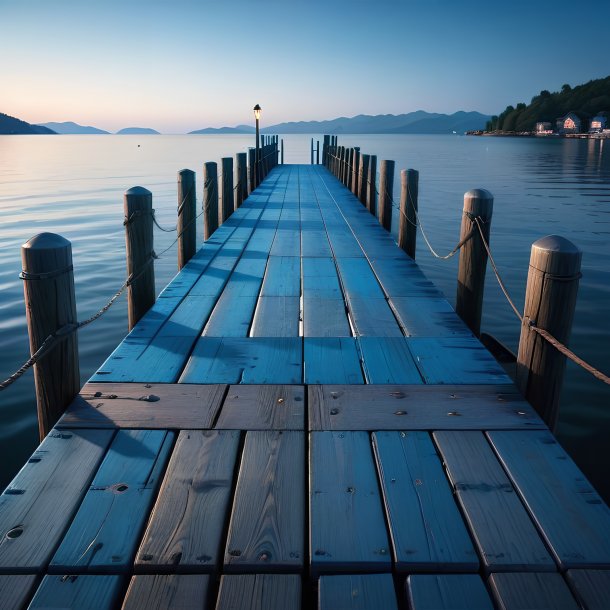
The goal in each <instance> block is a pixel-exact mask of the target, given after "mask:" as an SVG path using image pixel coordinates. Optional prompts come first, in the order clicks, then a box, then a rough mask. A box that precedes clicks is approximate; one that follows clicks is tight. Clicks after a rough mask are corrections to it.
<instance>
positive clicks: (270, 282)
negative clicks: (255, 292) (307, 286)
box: [261, 256, 301, 297]
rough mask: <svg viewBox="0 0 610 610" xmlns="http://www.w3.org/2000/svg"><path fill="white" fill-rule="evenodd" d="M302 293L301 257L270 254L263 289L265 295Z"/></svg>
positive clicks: (278, 295) (291, 295) (295, 295)
mask: <svg viewBox="0 0 610 610" xmlns="http://www.w3.org/2000/svg"><path fill="white" fill-rule="evenodd" d="M300 295H301V259H300V258H299V257H298V256H270V257H269V261H268V263H267V269H266V271H265V279H264V281H263V287H262V289H261V296H264V297H298V296H300Z"/></svg>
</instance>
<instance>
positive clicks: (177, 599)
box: [121, 574, 210, 610]
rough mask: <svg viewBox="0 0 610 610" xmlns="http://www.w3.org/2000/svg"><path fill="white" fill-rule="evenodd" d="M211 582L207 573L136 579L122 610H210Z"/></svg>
mask: <svg viewBox="0 0 610 610" xmlns="http://www.w3.org/2000/svg"><path fill="white" fill-rule="evenodd" d="M209 581H210V577H209V576H207V575H203V574H190V575H187V574H180V575H178V574H168V575H160V574H156V575H152V574H151V575H146V576H145V575H140V576H134V577H132V579H131V582H130V583H129V589H127V595H126V596H125V601H124V602H123V606H122V608H121V610H166V609H167V608H179V609H180V610H201V609H202V608H206V607H207V604H206V602H207V597H208V588H209V586H210V582H209Z"/></svg>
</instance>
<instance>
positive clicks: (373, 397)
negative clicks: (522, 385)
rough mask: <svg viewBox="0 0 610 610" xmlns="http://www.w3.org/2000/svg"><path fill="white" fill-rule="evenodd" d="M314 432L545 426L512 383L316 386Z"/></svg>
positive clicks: (311, 426)
mask: <svg viewBox="0 0 610 610" xmlns="http://www.w3.org/2000/svg"><path fill="white" fill-rule="evenodd" d="M308 405H309V429H310V430H494V429H495V430H498V429H500V430H501V429H532V428H546V426H545V424H544V422H543V421H542V420H541V419H540V417H539V416H538V415H537V414H536V413H535V411H534V410H533V409H532V407H530V406H529V405H528V404H527V403H526V402H525V401H524V400H523V398H522V397H521V395H520V394H519V392H518V391H517V389H516V388H515V386H514V385H506V386H502V385H491V386H484V385H478V386H476V385H475V386H468V385H463V386H450V385H446V386H426V385H364V386H357V387H352V386H349V385H324V386H316V385H312V386H310V387H309V388H308Z"/></svg>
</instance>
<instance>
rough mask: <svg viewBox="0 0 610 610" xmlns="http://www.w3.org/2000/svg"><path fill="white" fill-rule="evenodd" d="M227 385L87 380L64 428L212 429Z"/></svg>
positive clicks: (73, 403)
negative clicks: (89, 381) (108, 382)
mask: <svg viewBox="0 0 610 610" xmlns="http://www.w3.org/2000/svg"><path fill="white" fill-rule="evenodd" d="M225 391H226V385H185V384H151V383H147V384H142V383H133V384H132V383H113V384H105V383H87V384H85V386H84V387H83V389H82V390H81V393H80V394H79V395H78V396H77V397H76V398H75V399H74V401H73V402H72V404H71V405H70V406H69V407H68V409H67V411H66V413H65V414H64V416H63V417H62V419H61V420H60V422H59V424H58V426H59V427H61V428H82V427H84V426H87V427H89V428H158V429H170V428H178V429H184V428H188V429H192V428H211V427H212V423H213V421H214V419H215V418H216V414H217V413H218V411H219V409H220V405H221V404H222V399H223V396H224V393H225Z"/></svg>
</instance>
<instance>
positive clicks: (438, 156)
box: [0, 135, 610, 500]
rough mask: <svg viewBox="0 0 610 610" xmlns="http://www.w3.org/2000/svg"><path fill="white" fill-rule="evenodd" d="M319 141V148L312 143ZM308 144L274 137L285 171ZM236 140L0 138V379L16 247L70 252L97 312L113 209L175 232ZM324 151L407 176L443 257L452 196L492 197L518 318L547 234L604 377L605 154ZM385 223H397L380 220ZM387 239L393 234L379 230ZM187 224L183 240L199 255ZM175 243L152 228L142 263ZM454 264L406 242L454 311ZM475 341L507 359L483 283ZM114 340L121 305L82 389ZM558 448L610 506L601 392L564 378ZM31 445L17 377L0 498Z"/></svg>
mask: <svg viewBox="0 0 610 610" xmlns="http://www.w3.org/2000/svg"><path fill="white" fill-rule="evenodd" d="M314 137H315V138H316V139H320V140H321V139H322V137H321V136H314ZM310 138H311V136H297V135H295V136H283V139H284V147H285V162H286V163H308V162H309V143H310ZM252 142H253V138H252V137H250V136H57V137H44V136H0V295H1V297H0V378H2V379H5V378H6V377H8V376H9V375H10V374H12V373H13V372H14V371H15V370H16V369H17V368H18V367H19V366H20V365H21V364H22V363H23V362H24V361H25V360H26V359H27V357H28V356H29V351H28V349H29V348H28V338H27V329H26V322H25V311H24V306H23V292H22V291H23V288H22V286H21V280H20V279H19V278H18V275H19V272H20V270H21V260H20V247H21V245H22V244H23V243H24V242H25V241H27V240H28V239H29V238H30V237H32V236H33V235H35V234H37V233H40V232H42V231H51V232H55V233H60V234H61V235H63V236H64V237H66V238H67V239H69V240H70V241H71V242H72V247H73V257H74V274H75V282H76V293H77V301H78V317H79V319H85V318H87V317H89V316H90V315H91V314H92V313H94V312H96V311H97V310H98V309H99V308H100V307H101V306H102V305H103V304H104V303H105V302H106V301H107V300H108V299H109V298H110V296H112V295H113V294H114V292H115V291H116V290H117V289H118V288H119V287H120V285H121V284H122V282H123V280H124V278H125V260H124V256H125V255H124V252H125V242H124V239H125V238H124V228H123V224H122V223H123V208H122V206H123V203H122V195H123V192H124V191H125V190H127V189H128V188H130V187H132V186H135V185H141V186H145V187H146V188H148V189H149V190H151V191H152V193H153V205H154V207H155V209H156V213H157V218H158V220H159V222H160V224H162V225H164V226H167V227H170V226H172V225H175V214H176V205H177V202H176V174H177V171H178V170H180V169H183V168H190V169H193V170H195V171H196V172H197V185H198V186H197V190H198V205H199V206H200V204H201V191H202V184H203V180H202V167H203V163H204V162H205V161H218V162H219V161H220V158H221V157H223V156H233V155H234V154H235V153H237V152H242V151H245V150H247V148H248V146H251V145H252ZM339 144H342V145H345V146H360V147H361V150H362V151H363V152H367V153H371V154H376V155H377V156H378V163H379V160H381V159H394V160H395V161H396V180H395V187H394V193H395V198H396V200H398V197H399V194H400V184H399V180H400V175H399V170H400V169H402V168H409V167H412V168H414V169H417V170H419V172H420V198H419V208H420V216H421V221H422V224H423V226H424V228H425V229H426V232H427V234H428V236H429V238H430V240H431V242H432V244H433V246H434V247H435V248H436V249H437V250H438V251H441V252H443V253H446V252H448V251H449V250H451V249H452V248H453V246H454V245H455V244H456V243H457V241H458V238H459V231H460V219H461V211H462V203H463V194H464V193H465V192H466V191H467V190H469V189H472V188H486V189H488V190H489V191H491V192H492V193H493V195H494V197H495V201H494V217H493V221H492V236H491V245H492V250H493V252H494V257H495V259H496V262H497V264H498V266H499V269H500V272H501V274H502V275H503V279H504V280H505V283H506V285H507V287H508V289H509V291H510V293H511V294H512V296H513V297H514V299H515V301H516V303H517V304H518V307H519V308H522V305H523V300H524V294H525V281H526V277H527V267H528V261H529V253H530V246H531V244H532V242H534V241H535V240H536V239H538V238H540V237H542V236H544V235H548V234H550V233H555V234H558V235H562V236H564V237H566V238H568V239H570V240H571V241H573V242H574V243H575V244H576V245H577V246H579V247H580V248H581V249H582V250H583V253H584V254H583V267H582V273H583V276H582V280H581V282H580V290H579V297H578V303H577V308H576V315H575V319H574V326H573V331H572V341H571V347H572V348H573V350H574V351H575V352H576V353H577V354H579V355H580V356H581V357H583V358H584V359H585V360H587V361H589V362H590V363H591V364H593V365H594V366H596V367H597V368H600V369H602V370H604V371H605V372H608V371H609V370H610V358H609V356H608V354H609V350H608V346H609V345H610V315H609V314H610V307H609V305H610V141H609V142H603V141H595V140H571V139H570V140H568V139H526V138H523V139H517V138H482V137H465V136H423V135H422V136H420V135H396V136H371V135H367V136H363V135H349V136H348V135H346V136H340V137H339ZM604 147H605V149H604ZM394 221H396V218H395V219H394ZM394 226H396V222H395V223H394ZM202 233H203V230H202V221H201V220H200V221H199V223H198V240H199V243H201V240H202ZM173 241H174V236H173V235H172V234H171V233H164V232H161V231H158V230H156V229H155V250H156V251H157V252H162V251H163V250H164V249H165V248H167V247H169V246H170V245H171V244H172V242H173ZM457 258H458V257H454V258H452V259H450V260H449V261H439V260H437V259H434V258H433V257H432V256H431V255H430V253H429V252H428V250H427V248H426V247H425V245H424V242H423V240H422V239H421V237H420V236H418V251H417V260H418V262H419V263H420V265H421V267H422V268H423V270H424V272H425V273H426V274H427V275H428V277H429V278H430V279H431V280H433V281H434V282H435V283H436V284H437V286H438V287H439V288H440V289H441V290H443V291H444V293H445V295H446V296H447V298H448V299H449V301H450V302H451V303H453V302H454V298H455V290H456V277H457ZM176 271H177V268H176V247H175V246H173V247H172V248H171V249H170V250H169V251H168V252H167V253H166V254H164V255H163V256H162V258H161V259H160V260H158V261H157V262H156V266H155V273H156V281H157V289H158V291H159V290H161V289H162V288H163V287H164V286H165V285H166V284H167V282H168V281H169V280H170V279H171V278H172V277H173V276H174V274H175V273H176ZM482 326H483V331H485V332H488V333H490V334H493V335H494V336H496V337H497V338H498V339H500V340H501V341H503V342H504V343H505V344H507V345H508V346H509V347H511V348H512V349H513V350H516V346H517V342H518V338H519V329H520V326H519V322H518V320H517V319H516V318H515V316H514V314H513V312H512V311H511V310H510V308H509V306H508V304H507V303H506V301H505V299H504V297H503V295H502V294H501V292H500V290H499V288H498V285H497V283H496V281H495V278H494V276H493V275H492V273H491V271H489V270H488V276H487V279H486V291H485V304H484V315H483V324H482ZM126 331H127V308H126V303H125V298H124V297H122V298H121V299H120V300H119V301H118V302H117V303H116V304H115V305H114V306H113V307H112V308H111V309H110V311H109V312H108V313H106V314H105V315H104V316H103V317H102V318H101V319H99V320H98V321H96V322H95V323H94V324H92V325H90V326H88V327H87V328H85V329H83V330H82V331H80V334H79V345H80V362H81V377H82V382H83V383H84V382H85V381H86V379H87V378H88V377H89V376H90V375H91V374H92V373H93V372H94V371H95V370H96V369H97V368H98V367H99V366H100V365H101V364H102V362H103V361H104V360H105V358H106V357H107V356H108V354H109V353H110V352H111V351H112V350H113V349H114V347H116V345H117V344H118V343H119V342H120V340H121V339H122V338H123V337H124V335H125V333H126ZM558 436H559V438H560V440H561V442H562V444H563V445H564V447H566V449H567V450H568V451H569V452H570V453H571V455H572V456H573V457H574V458H575V460H576V461H577V463H578V464H579V465H580V466H581V468H582V469H583V470H584V471H585V473H586V474H587V476H588V477H589V478H590V479H591V481H592V482H593V483H594V485H595V486H596V487H597V489H598V490H599V491H600V492H602V494H603V495H604V496H605V498H606V500H610V476H609V475H610V468H609V466H608V464H609V459H608V456H609V442H608V441H609V439H610V386H607V385H604V384H603V383H601V382H600V381H597V380H596V379H594V378H593V377H591V376H590V375H588V374H587V373H585V372H584V371H583V370H581V369H580V368H578V367H576V366H575V365H572V364H571V363H568V366H567V370H566V376H565V382H564V390H563V394H562V397H561V415H560V423H559V427H558ZM36 445H37V423H36V404H35V398H34V382H33V374H32V371H28V372H27V373H26V375H25V376H24V377H23V378H22V379H20V380H19V381H18V382H17V383H16V384H14V385H13V386H12V387H10V388H9V389H8V390H5V391H3V392H0V489H1V488H2V487H3V486H4V485H6V483H7V482H8V481H9V480H10V479H11V478H12V476H13V475H14V474H15V472H16V471H17V470H18V468H19V467H20V466H21V465H22V464H23V463H24V462H25V460H26V459H27V458H28V456H29V455H30V453H31V452H32V451H33V449H34V448H35V447H36Z"/></svg>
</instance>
